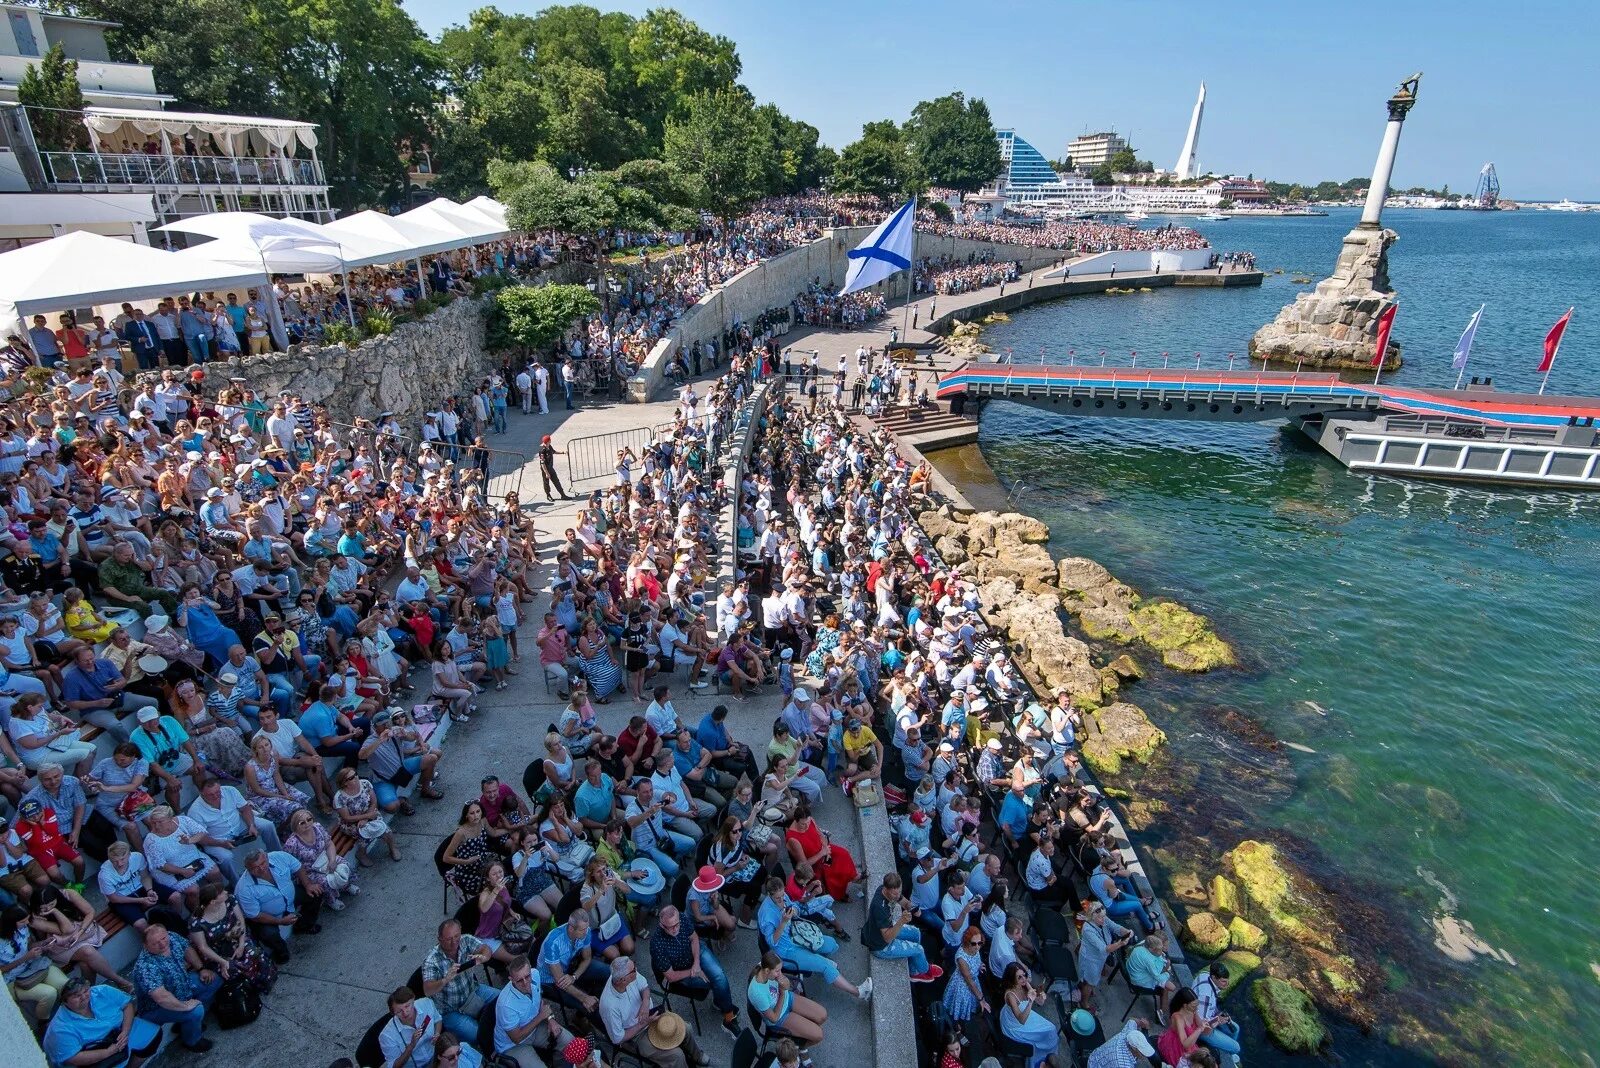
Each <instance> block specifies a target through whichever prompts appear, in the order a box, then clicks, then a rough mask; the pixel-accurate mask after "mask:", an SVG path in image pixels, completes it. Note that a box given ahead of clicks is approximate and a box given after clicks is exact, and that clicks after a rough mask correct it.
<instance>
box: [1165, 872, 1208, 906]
mask: <svg viewBox="0 0 1600 1068" xmlns="http://www.w3.org/2000/svg"><path fill="white" fill-rule="evenodd" d="M1172 896H1173V897H1175V898H1177V899H1178V900H1179V901H1185V902H1188V903H1189V904H1191V905H1203V904H1205V901H1206V888H1205V887H1204V886H1203V885H1201V883H1200V876H1198V875H1196V874H1195V873H1194V872H1192V871H1180V872H1179V873H1178V874H1176V875H1174V876H1173V877H1172Z"/></svg>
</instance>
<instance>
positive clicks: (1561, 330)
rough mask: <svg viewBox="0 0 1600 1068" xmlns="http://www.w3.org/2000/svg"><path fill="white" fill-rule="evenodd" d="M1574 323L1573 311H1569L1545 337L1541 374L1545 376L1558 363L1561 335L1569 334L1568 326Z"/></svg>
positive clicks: (1569, 309)
mask: <svg viewBox="0 0 1600 1068" xmlns="http://www.w3.org/2000/svg"><path fill="white" fill-rule="evenodd" d="M1571 321H1572V309H1571V308H1568V309H1567V314H1565V315H1563V316H1562V317H1561V318H1559V319H1557V320H1556V325H1555V326H1552V327H1551V328H1550V332H1549V333H1548V334H1546V335H1545V336H1544V359H1543V360H1540V361H1539V373H1540V374H1544V373H1546V372H1548V371H1549V370H1550V365H1551V364H1553V363H1555V362H1556V351H1557V350H1558V349H1560V348H1561V335H1562V334H1565V333H1566V332H1567V324H1568V323H1570V322H1571Z"/></svg>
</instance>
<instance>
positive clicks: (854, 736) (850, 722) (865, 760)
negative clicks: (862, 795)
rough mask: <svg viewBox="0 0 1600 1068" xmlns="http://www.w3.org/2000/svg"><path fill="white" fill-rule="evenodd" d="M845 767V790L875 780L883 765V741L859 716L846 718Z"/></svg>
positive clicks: (850, 790) (849, 790) (852, 789)
mask: <svg viewBox="0 0 1600 1068" xmlns="http://www.w3.org/2000/svg"><path fill="white" fill-rule="evenodd" d="M844 754H845V767H844V771H843V773H842V775H841V777H842V779H843V781H844V783H845V792H846V793H850V792H853V791H854V790H856V789H857V788H858V787H859V786H860V785H861V784H862V783H864V782H872V781H875V780H876V779H877V777H878V774H879V769H880V768H882V767H883V743H882V742H881V741H879V740H878V736H877V735H876V734H874V733H873V731H872V728H871V727H869V726H867V725H866V723H865V722H864V721H863V720H861V719H860V718H859V717H857V716H849V717H847V718H846V719H845V728H844Z"/></svg>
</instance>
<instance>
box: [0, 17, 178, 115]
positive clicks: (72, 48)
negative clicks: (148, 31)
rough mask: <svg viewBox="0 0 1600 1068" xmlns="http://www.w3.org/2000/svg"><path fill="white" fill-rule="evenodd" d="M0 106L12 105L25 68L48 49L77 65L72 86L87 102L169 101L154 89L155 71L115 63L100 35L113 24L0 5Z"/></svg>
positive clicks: (132, 104) (148, 104)
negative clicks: (55, 47) (56, 48)
mask: <svg viewBox="0 0 1600 1068" xmlns="http://www.w3.org/2000/svg"><path fill="white" fill-rule="evenodd" d="M0 13H3V14H4V19H3V21H0V102H10V103H15V102H16V99H17V86H18V85H19V84H20V83H21V82H22V76H23V75H24V74H26V73H27V71H28V68H29V67H30V66H32V65H33V64H35V63H37V62H39V60H40V59H41V58H42V57H43V56H44V54H45V53H46V52H48V51H50V48H51V47H52V46H53V45H60V46H61V51H62V52H63V53H65V55H66V57H67V58H68V59H75V60H77V61H78V85H79V86H80V87H82V89H83V98H84V99H85V100H86V101H88V102H89V103H91V104H100V105H102V106H105V107H121V108H159V107H162V106H163V105H165V104H170V103H171V102H172V101H173V99H174V98H173V97H171V96H168V95H167V94H165V93H158V92H157V91H156V72H155V68H154V67H151V66H149V65H147V64H144V63H115V62H113V61H112V59H111V53H110V51H109V50H108V49H107V47H106V31H107V30H109V29H114V28H115V27H116V25H117V24H116V23H115V22H103V21H101V20H100V19H85V18H78V17H76V16H74V15H58V14H55V13H54V12H50V11H41V10H39V9H38V8H36V7H29V6H26V5H23V4H0Z"/></svg>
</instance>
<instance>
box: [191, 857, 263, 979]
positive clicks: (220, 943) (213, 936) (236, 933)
mask: <svg viewBox="0 0 1600 1068" xmlns="http://www.w3.org/2000/svg"><path fill="white" fill-rule="evenodd" d="M189 944H190V945H192V946H194V948H195V952H197V953H199V954H200V959H201V961H202V962H203V963H204V964H205V965H206V966H207V967H209V968H211V969H212V970H213V971H215V972H216V973H217V974H218V975H220V976H222V978H223V979H225V980H227V979H234V978H240V979H243V980H244V981H245V982H248V983H249V984H250V985H251V986H253V987H255V988H256V989H257V990H258V991H260V992H261V993H263V994H268V993H271V992H272V985H273V984H274V983H276V982H277V981H278V966H277V964H275V963H273V960H272V958H271V957H270V956H268V955H267V954H266V953H265V952H263V951H262V949H261V946H260V945H259V944H258V943H257V942H256V940H255V939H254V938H251V937H250V930H249V928H248V927H247V926H246V925H245V922H244V912H243V911H242V910H241V909H240V908H239V903H238V902H237V901H235V900H234V897H233V895H232V894H231V893H229V892H228V890H227V888H226V887H224V886H220V885H216V884H213V885H211V886H205V887H202V888H201V890H200V911H199V913H198V914H197V915H196V916H195V917H194V918H193V919H191V920H190V921H189Z"/></svg>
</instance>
